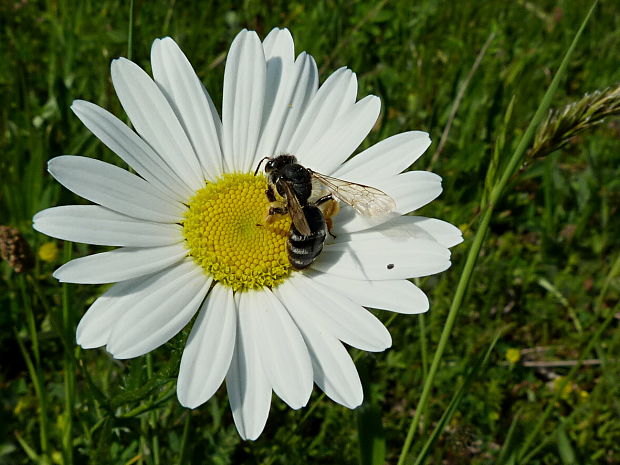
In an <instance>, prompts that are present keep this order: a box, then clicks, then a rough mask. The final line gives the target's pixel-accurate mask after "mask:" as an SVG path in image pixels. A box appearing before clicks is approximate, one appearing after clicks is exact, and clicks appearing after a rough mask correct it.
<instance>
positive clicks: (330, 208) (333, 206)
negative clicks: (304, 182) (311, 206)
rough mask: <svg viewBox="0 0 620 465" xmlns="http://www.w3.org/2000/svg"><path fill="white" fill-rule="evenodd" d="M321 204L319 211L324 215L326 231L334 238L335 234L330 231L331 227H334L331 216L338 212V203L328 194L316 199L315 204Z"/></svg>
mask: <svg viewBox="0 0 620 465" xmlns="http://www.w3.org/2000/svg"><path fill="white" fill-rule="evenodd" d="M321 204H322V205H323V206H322V208H321V211H322V212H323V216H324V217H325V225H326V226H327V232H328V233H329V235H330V236H332V237H333V238H334V239H336V235H335V234H334V233H332V229H333V227H334V221H333V220H332V218H333V217H334V216H336V215H337V214H338V212H339V211H340V205H339V204H338V202H337V201H336V199H334V197H333V196H332V195H331V194H329V195H325V196H323V197H321V198H320V199H319V200H317V201H316V205H321Z"/></svg>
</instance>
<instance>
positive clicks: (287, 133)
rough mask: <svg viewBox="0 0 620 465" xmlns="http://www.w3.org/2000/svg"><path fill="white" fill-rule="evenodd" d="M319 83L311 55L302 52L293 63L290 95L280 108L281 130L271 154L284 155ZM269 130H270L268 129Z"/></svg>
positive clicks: (279, 126) (317, 72)
mask: <svg viewBox="0 0 620 465" xmlns="http://www.w3.org/2000/svg"><path fill="white" fill-rule="evenodd" d="M318 83H319V71H318V70H317V67H316V62H315V61H314V58H312V56H311V55H307V54H306V53H305V52H302V53H301V54H300V55H299V57H297V60H296V61H295V69H294V71H293V76H292V78H291V82H290V87H291V89H290V90H291V94H290V97H289V99H288V101H287V102H286V105H285V106H284V107H282V108H280V110H281V113H280V118H281V120H280V121H281V123H282V124H280V125H277V127H278V128H281V130H280V131H279V136H280V137H279V139H278V142H277V144H276V146H275V148H274V149H272V152H271V153H272V154H280V153H285V152H286V149H287V147H288V146H289V144H290V141H291V138H292V137H293V133H294V132H295V130H296V129H297V127H298V125H299V121H300V120H301V118H302V116H303V115H304V112H305V111H306V109H307V107H308V104H309V102H310V100H311V99H312V97H313V96H314V95H315V94H316V91H317V87H318ZM270 129H271V128H270Z"/></svg>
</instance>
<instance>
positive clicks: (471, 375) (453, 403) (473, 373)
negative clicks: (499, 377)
mask: <svg viewBox="0 0 620 465" xmlns="http://www.w3.org/2000/svg"><path fill="white" fill-rule="evenodd" d="M501 335H502V331H500V332H498V333H497V335H496V336H495V337H494V338H493V341H492V342H491V344H490V345H489V348H488V349H487V351H486V353H485V354H484V355H483V356H482V357H479V358H478V360H477V361H476V363H474V365H473V366H472V367H471V369H470V370H469V372H468V374H467V376H466V377H465V379H464V380H463V382H462V383H461V385H460V386H459V388H458V389H457V390H456V392H455V393H454V395H453V396H452V399H451V400H450V403H449V404H448V407H447V408H446V410H445V411H444V413H443V415H442V416H441V418H440V420H439V422H438V423H437V425H436V426H435V429H434V430H433V432H432V433H431V435H430V436H429V438H428V439H427V441H426V443H425V444H424V446H422V449H421V450H420V452H419V454H418V456H417V457H416V460H415V462H414V465H422V464H423V463H424V461H425V460H426V458H427V457H428V454H429V452H430V451H431V448H432V446H433V445H434V444H435V442H436V441H437V439H438V438H439V436H440V435H441V433H442V432H443V430H444V428H445V427H446V426H447V425H448V423H450V420H451V419H452V416H453V415H454V413H455V412H456V409H457V408H458V406H459V404H460V403H461V400H462V399H463V396H464V395H465V393H466V392H467V390H468V389H469V386H471V383H472V382H473V381H474V380H475V379H476V378H477V377H478V375H479V374H480V371H481V370H482V369H483V368H484V367H485V366H486V365H487V363H488V362H489V357H490V356H491V353H492V352H493V349H494V348H495V344H497V341H498V340H499V338H500V336H501Z"/></svg>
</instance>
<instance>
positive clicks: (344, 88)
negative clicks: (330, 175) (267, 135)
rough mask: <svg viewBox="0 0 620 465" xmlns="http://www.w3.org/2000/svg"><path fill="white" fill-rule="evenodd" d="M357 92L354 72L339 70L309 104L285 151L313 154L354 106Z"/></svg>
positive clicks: (296, 153)
mask: <svg viewBox="0 0 620 465" xmlns="http://www.w3.org/2000/svg"><path fill="white" fill-rule="evenodd" d="M356 90H357V79H356V78H355V74H354V73H353V72H352V71H351V70H348V69H346V68H340V69H339V70H337V71H335V72H334V73H333V74H332V75H331V76H329V77H328V78H327V80H326V81H325V82H324V83H323V85H322V86H321V87H320V88H319V90H318V91H317V92H316V94H315V95H314V97H313V98H312V100H311V101H310V102H309V104H308V108H307V109H306V110H305V111H304V114H303V116H302V118H301V120H300V122H299V124H298V125H297V128H296V130H295V132H294V134H293V136H292V138H291V140H290V142H289V143H288V144H287V145H286V146H285V147H284V149H285V152H288V153H292V154H295V155H298V154H299V153H300V152H302V151H303V150H306V151H310V150H311V149H312V147H314V146H315V145H316V144H317V142H318V141H319V139H320V138H321V137H323V136H324V135H325V132H326V131H327V130H328V129H329V128H331V127H332V125H333V123H334V121H335V119H336V118H337V117H338V116H339V115H341V114H342V113H343V112H344V111H346V110H349V109H350V108H351V107H352V106H353V105H354V104H355V91H356ZM304 148H305V149H304ZM326 174H327V173H326Z"/></svg>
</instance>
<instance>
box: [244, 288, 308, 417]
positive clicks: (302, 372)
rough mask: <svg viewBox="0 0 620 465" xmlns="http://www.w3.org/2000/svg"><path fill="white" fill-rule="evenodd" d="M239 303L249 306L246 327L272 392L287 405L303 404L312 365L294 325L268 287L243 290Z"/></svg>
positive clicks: (295, 406)
mask: <svg viewBox="0 0 620 465" xmlns="http://www.w3.org/2000/svg"><path fill="white" fill-rule="evenodd" d="M244 301H245V302H244ZM241 302H242V305H243V306H247V307H249V308H252V309H253V310H252V311H251V312H249V317H250V321H251V326H250V330H251V331H252V332H253V334H254V340H255V343H256V347H257V350H258V351H259V353H260V355H261V362H262V366H263V368H264V370H265V374H266V375H267V379H268V380H269V382H270V383H271V386H272V387H273V390H274V392H275V393H276V394H277V395H278V396H279V397H280V398H281V399H282V400H283V401H284V402H286V403H287V404H288V405H289V406H290V407H291V408H293V409H298V408H301V407H303V406H304V405H306V404H307V403H308V399H309V398H310V394H311V393H312V364H311V363H310V356H309V355H308V349H307V348H306V345H305V344H304V341H303V339H302V337H301V334H300V333H299V330H298V329H297V326H295V323H294V322H293V321H292V320H291V317H290V316H289V314H288V313H287V312H286V310H285V309H284V307H283V306H282V304H281V303H280V301H279V300H278V299H277V298H276V297H275V296H274V295H273V294H272V293H271V291H269V290H268V289H265V290H261V291H247V292H244V293H243V294H242V295H241Z"/></svg>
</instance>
